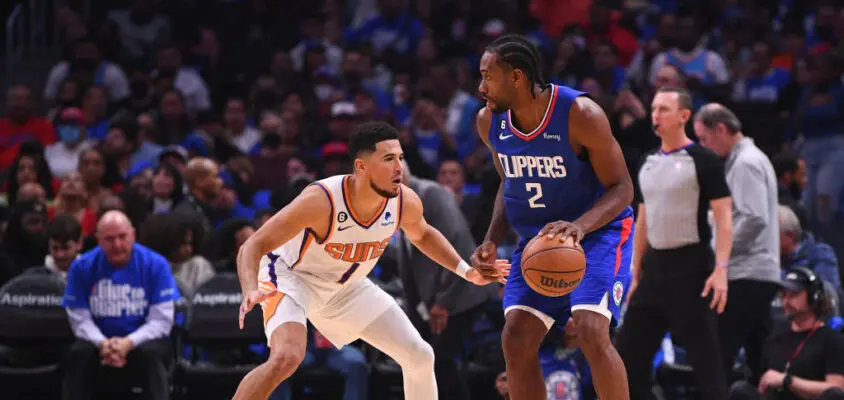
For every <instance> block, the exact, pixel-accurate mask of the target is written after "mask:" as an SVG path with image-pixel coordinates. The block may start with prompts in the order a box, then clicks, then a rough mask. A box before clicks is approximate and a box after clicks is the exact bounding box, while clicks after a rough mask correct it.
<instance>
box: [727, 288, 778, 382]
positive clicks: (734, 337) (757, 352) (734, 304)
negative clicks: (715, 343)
mask: <svg viewBox="0 0 844 400" xmlns="http://www.w3.org/2000/svg"><path fill="white" fill-rule="evenodd" d="M778 289H779V287H778V286H777V284H775V283H772V282H762V281H751V280H743V279H742V280H736V281H731V282H730V285H729V290H728V296H729V297H728V298H729V301H727V308H726V309H724V313H723V314H721V315H719V316H718V331H719V332H718V333H719V336H718V337H719V339H720V343H721V355H722V356H723V357H724V372H726V373H727V375H726V376H727V382H730V381H731V379H730V377H731V373H732V370H733V363H734V362H735V360H736V356H737V355H738V353H739V350H740V349H741V348H742V347H744V353H745V355H746V358H747V366H748V367H749V368H750V372H751V379H750V382H751V383H754V384H755V383H758V382H759V378H761V377H762V372H763V371H760V368H761V366H762V344H763V343H764V342H765V339H767V338H768V335H769V334H770V333H771V326H772V324H773V323H772V321H771V301H773V299H774V296H776V294H777V290H778Z"/></svg>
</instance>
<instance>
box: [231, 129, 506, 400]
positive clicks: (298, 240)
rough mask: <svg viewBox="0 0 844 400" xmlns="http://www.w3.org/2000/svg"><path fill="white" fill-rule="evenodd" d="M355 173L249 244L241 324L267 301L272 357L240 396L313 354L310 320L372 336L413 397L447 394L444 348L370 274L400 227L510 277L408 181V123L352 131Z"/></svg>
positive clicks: (454, 265) (451, 256)
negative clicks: (466, 244) (459, 242)
mask: <svg viewBox="0 0 844 400" xmlns="http://www.w3.org/2000/svg"><path fill="white" fill-rule="evenodd" d="M349 153H350V154H351V156H352V158H353V159H354V173H353V174H352V175H346V176H334V177H331V178H327V179H323V180H321V181H319V182H316V183H314V184H313V185H310V186H308V187H307V188H305V190H303V191H302V193H301V194H300V195H299V196H298V197H297V198H296V199H294V200H293V201H292V202H291V203H290V204H289V205H288V206H287V207H285V208H284V209H282V210H281V211H279V212H278V214H276V215H275V216H273V217H272V218H271V219H270V220H269V221H267V223H266V224H264V225H263V226H262V227H261V228H260V229H259V230H258V231H257V232H256V233H255V234H254V235H253V236H252V237H250V238H249V240H247V241H246V243H244V244H243V246H242V247H241V249H240V252H239V254H238V257H237V269H238V274H239V276H240V282H241V288H242V290H243V304H242V305H241V310H240V324H241V328H242V327H243V319H244V316H245V315H246V313H247V312H249V310H251V309H252V307H254V306H255V305H256V304H261V308H262V309H263V313H264V325H265V330H266V334H267V338H268V341H269V345H270V349H271V351H270V357H269V359H268V360H267V361H266V362H265V363H264V364H262V365H260V366H259V367H258V368H256V369H255V370H253V371H252V372H250V373H249V374H248V375H246V377H245V378H244V379H243V381H242V382H241V383H240V387H238V389H237V393H236V394H235V397H234V398H235V399H249V400H252V399H266V398H267V397H268V396H269V395H270V393H271V392H272V391H273V390H274V389H275V388H276V386H278V384H279V383H281V382H282V381H283V380H285V379H287V378H288V377H289V376H290V375H292V374H293V372H294V371H295V370H296V368H297V367H298V366H299V363H301V362H302V359H303V358H304V357H305V346H306V343H307V329H306V320H310V321H311V323H313V324H314V326H315V327H316V328H317V329H319V331H320V332H321V333H322V334H323V335H324V336H325V337H326V338H327V339H328V340H330V341H331V343H333V344H334V345H335V346H337V347H338V348H340V347H342V346H344V345H346V344H348V343H351V342H352V341H355V340H357V339H358V338H360V339H363V340H364V341H366V342H367V343H369V344H371V345H372V346H374V347H376V348H378V349H379V350H381V351H383V352H384V353H386V354H387V355H389V356H390V357H391V358H393V359H394V360H395V361H396V362H398V364H399V365H400V366H401V367H402V375H403V377H404V393H405V399H410V400H432V399H436V398H437V384H436V381H435V379H434V353H433V350H432V349H431V347H430V346H429V345H428V344H427V343H426V342H425V341H424V340H422V337H421V336H420V335H419V333H418V332H417V331H416V329H415V328H414V327H413V325H412V324H411V322H410V320H408V318H407V316H406V315H405V313H404V311H402V310H401V308H399V306H398V305H397V304H396V302H395V301H394V300H393V298H392V297H391V296H390V295H388V294H387V293H386V292H384V291H383V290H381V289H380V288H378V287H377V286H375V284H373V283H372V282H371V281H370V280H369V279H367V278H366V276H367V275H368V274H369V272H370V271H371V270H372V268H373V267H374V266H375V263H376V262H377V261H378V258H379V257H380V256H381V253H383V251H384V248H385V247H386V246H387V244H388V243H389V242H390V239H391V238H392V236H393V234H394V233H395V232H396V230H397V229H398V228H401V229H402V230H404V233H405V235H406V236H407V238H408V239H410V241H411V242H412V243H413V244H414V245H415V246H416V247H418V248H419V249H420V250H421V251H422V252H423V253H425V255H427V256H428V257H430V258H431V259H432V260H434V261H436V262H438V263H439V264H441V265H442V266H444V267H445V268H448V269H449V270H451V271H453V272H455V273H457V274H458V275H460V276H462V277H463V278H465V279H467V280H469V281H471V282H473V283H475V284H477V285H486V284H488V283H491V282H494V281H495V280H503V279H504V278H505V277H506V276H507V274H508V273H509V267H510V265H509V264H508V263H507V262H506V261H504V260H502V261H499V262H498V263H497V264H496V267H497V268H498V269H499V271H500V273H499V274H497V275H489V274H487V275H488V276H489V278H488V279H487V278H483V277H482V276H481V274H480V273H479V272H478V271H477V270H474V269H472V268H471V267H470V266H469V265H468V263H466V262H465V261H464V260H462V259H461V258H460V255H458V253H457V251H456V250H454V247H452V245H451V244H450V243H449V242H448V241H447V240H446V238H445V237H444V236H443V235H442V234H441V233H440V232H439V231H438V230H436V229H434V228H433V227H431V226H430V225H428V223H427V222H426V221H425V219H424V218H423V216H422V211H423V210H422V203H421V201H420V200H419V197H418V196H417V195H416V193H414V192H413V191H412V190H411V189H410V188H408V187H407V186H404V185H402V184H401V176H402V159H403V153H402V150H401V145H400V144H399V140H398V132H397V131H396V130H395V129H394V128H393V127H392V126H390V125H389V124H387V123H383V122H368V123H364V124H361V125H359V126H358V127H356V128H355V130H354V131H353V132H352V135H351V137H350V139H349Z"/></svg>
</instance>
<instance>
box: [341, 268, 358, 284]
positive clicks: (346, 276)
mask: <svg viewBox="0 0 844 400" xmlns="http://www.w3.org/2000/svg"><path fill="white" fill-rule="evenodd" d="M358 267H360V263H354V264H352V266H351V267H349V269H347V270H346V272H345V273H344V274H343V276H341V277H340V280H339V281H337V283H339V284H341V285H342V284H344V283H346V281H348V280H349V278H351V277H352V275H353V274H354V273H355V271H357V270H358Z"/></svg>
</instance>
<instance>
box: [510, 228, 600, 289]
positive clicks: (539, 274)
mask: <svg viewBox="0 0 844 400" xmlns="http://www.w3.org/2000/svg"><path fill="white" fill-rule="evenodd" d="M585 273H586V254H584V253H583V248H581V247H580V245H577V244H575V243H574V239H571V238H569V239H567V240H566V241H564V242H561V241H560V238H559V237H558V236H556V237H554V238H552V239H548V237H547V236H541V237H540V236H537V237H535V238H533V239H532V240H531V241H530V242H528V244H527V246H525V250H524V251H523V252H522V276H524V278H525V281H526V282H527V284H528V286H530V287H531V289H533V290H535V291H536V292H537V293H539V294H541V295H543V296H548V297H559V296H565V295H567V294H569V293H571V291H572V290H574V289H575V288H576V287H577V285H579V284H580V281H581V280H583V275H584V274H585Z"/></svg>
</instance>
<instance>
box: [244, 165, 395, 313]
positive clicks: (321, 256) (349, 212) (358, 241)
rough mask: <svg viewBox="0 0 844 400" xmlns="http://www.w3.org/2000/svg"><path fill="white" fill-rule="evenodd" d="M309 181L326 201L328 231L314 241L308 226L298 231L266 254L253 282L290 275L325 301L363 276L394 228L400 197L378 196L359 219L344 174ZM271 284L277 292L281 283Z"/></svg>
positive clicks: (382, 250) (371, 265)
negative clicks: (365, 217) (369, 214)
mask: <svg viewBox="0 0 844 400" xmlns="http://www.w3.org/2000/svg"><path fill="white" fill-rule="evenodd" d="M314 184H315V185H318V186H320V187H321V188H322V189H323V190H324V191H325V192H326V194H327V195H328V198H329V200H330V201H331V215H330V216H329V217H330V218H331V221H330V223H329V228H328V235H327V236H326V237H325V239H323V241H321V242H320V241H319V240H318V238H317V237H316V235H315V234H314V232H312V231H311V230H310V229H305V230H303V231H302V232H299V234H297V235H296V236H295V237H293V239H291V240H290V241H289V242H287V243H285V244H283V245H282V246H281V247H279V248H278V249H276V250H275V251H273V252H272V253H270V254H268V255H267V258H269V260H268V261H269V263H268V264H267V268H262V271H261V272H262V273H261V275H262V276H260V277H259V280H261V281H267V280H269V281H271V282H273V283H274V284H275V281H277V280H279V281H280V280H282V279H279V277H278V275H288V274H292V275H295V277H296V278H297V279H298V280H300V281H303V283H305V284H306V285H308V286H309V289H311V291H312V292H313V293H314V294H317V295H318V296H319V297H321V298H322V300H328V298H329V297H331V296H332V295H333V294H334V293H337V292H338V291H340V289H342V288H343V287H344V286H345V285H347V284H349V283H353V282H356V281H359V280H361V279H363V278H365V277H366V276H367V275H369V272H370V271H372V269H373V268H374V267H375V263H376V262H378V258H379V257H381V254H382V253H383V252H384V249H385V248H386V247H387V245H388V244H389V243H390V240H391V239H392V237H393V234H394V233H395V232H396V230H397V229H398V226H399V222H400V217H401V204H402V195H401V191H399V195H398V196H397V197H395V198H392V199H384V200H383V202H382V203H381V205H380V207H379V208H378V211H376V213H375V215H374V216H373V217H372V219H370V220H369V221H363V220H361V218H360V217H359V216H358V215H359V214H356V213H355V211H354V210H353V209H352V208H351V205H350V199H349V189H350V188H349V186H348V185H349V176H348V175H337V176H333V177H330V178H326V179H323V180H321V181H317V182H315V183H314ZM279 261H281V262H279ZM279 283H281V282H279ZM276 286H277V287H278V289H279V290H283V286H287V285H276ZM289 294H291V295H293V293H289ZM294 297H295V296H294Z"/></svg>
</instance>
